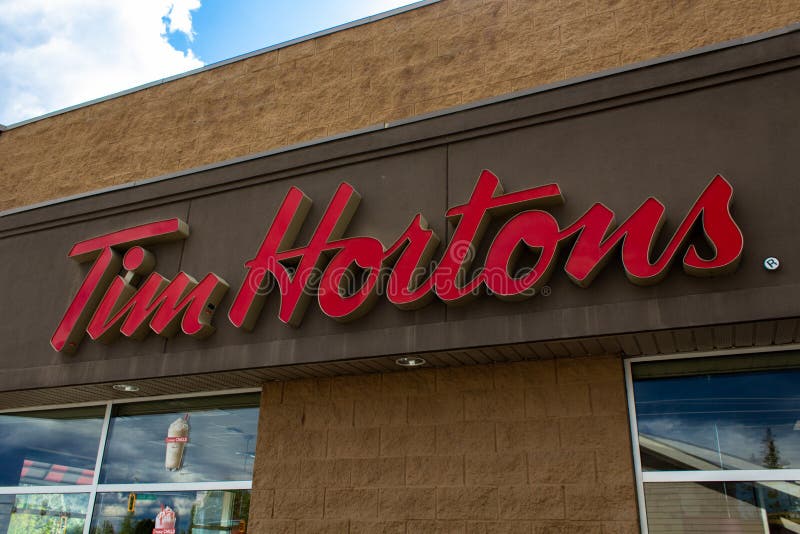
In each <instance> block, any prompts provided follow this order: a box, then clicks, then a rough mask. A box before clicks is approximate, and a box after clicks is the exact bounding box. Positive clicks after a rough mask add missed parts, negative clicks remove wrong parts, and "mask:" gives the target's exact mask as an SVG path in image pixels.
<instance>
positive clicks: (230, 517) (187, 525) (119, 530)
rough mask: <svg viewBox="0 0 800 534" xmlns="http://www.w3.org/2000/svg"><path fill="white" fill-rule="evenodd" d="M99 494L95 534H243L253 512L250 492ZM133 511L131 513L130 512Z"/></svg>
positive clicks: (94, 518) (93, 521) (93, 527)
mask: <svg viewBox="0 0 800 534" xmlns="http://www.w3.org/2000/svg"><path fill="white" fill-rule="evenodd" d="M133 495H135V501H134V504H133V506H132V507H129V505H130V502H131V500H132V499H131V494H129V493H99V494H98V495H97V501H96V503H95V508H94V510H95V511H94V517H93V518H92V526H91V529H90V532H91V533H92V534H140V533H141V534H152V533H153V532H154V531H157V530H158V529H163V530H165V531H170V530H171V529H174V532H175V534H184V533H185V534H220V533H230V534H244V533H245V532H246V531H247V523H246V521H247V515H248V512H249V510H250V492H249V491H248V490H214V491H183V492H158V493H141V492H137V493H135V494H133ZM131 508H132V510H131Z"/></svg>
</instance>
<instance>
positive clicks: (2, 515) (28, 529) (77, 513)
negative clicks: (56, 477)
mask: <svg viewBox="0 0 800 534" xmlns="http://www.w3.org/2000/svg"><path fill="white" fill-rule="evenodd" d="M88 505H89V494H87V493H73V494H61V493H52V494H37V495H0V532H2V533H5V534H81V533H82V532H83V525H84V521H85V520H86V510H87V508H88Z"/></svg>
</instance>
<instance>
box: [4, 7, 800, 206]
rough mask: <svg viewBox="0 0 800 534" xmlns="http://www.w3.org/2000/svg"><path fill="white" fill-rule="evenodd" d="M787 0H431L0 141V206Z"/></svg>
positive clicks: (531, 76)
mask: <svg viewBox="0 0 800 534" xmlns="http://www.w3.org/2000/svg"><path fill="white" fill-rule="evenodd" d="M797 21H800V1H798V0H442V1H441V2H439V3H437V4H433V5H430V6H427V7H423V8H419V9H416V10H413V11H410V12H407V13H404V14H400V15H397V16H394V17H390V18H386V19H383V20H380V21H377V22H374V23H371V24H367V25H362V26H359V27H355V28H352V29H348V30H345V31H341V32H338V33H335V34H331V35H327V36H324V37H320V38H318V39H314V40H311V41H306V42H303V43H300V44H296V45H294V46H290V47H287V48H283V49H280V50H276V51H273V52H270V53H266V54H262V55H259V56H256V57H253V58H250V59H247V60H243V61H238V62H236V63H232V64H229V65H226V66H222V67H219V68H216V69H212V70H210V71H206V72H203V73H200V74H197V75H193V76H190V77H187V78H182V79H179V80H176V81H172V82H169V83H166V84H163V85H160V86H157V87H153V88H149V89H146V90H142V91H138V92H136V93H133V94H130V95H127V96H122V97H119V98H115V99H112V100H108V101H105V102H102V103H99V104H95V105H92V106H86V107H83V108H80V109H77V110H75V111H71V112H69V113H64V114H61V115H57V116H54V117H51V118H48V119H45V120H41V121H38V122H35V123H32V124H29V125H26V126H22V127H19V128H14V129H12V130H9V131H7V132H5V133H3V134H1V135H0V210H3V209H8V208H12V207H18V206H23V205H28V204H31V203H35V202H39V201H43V200H47V199H53V198H58V197H63V196H66V195H72V194H75V193H81V192H85V191H91V190H95V189H99V188H102V187H107V186H111V185H116V184H122V183H127V182H132V181H134V180H138V179H144V178H151V177H154V176H159V175H162V174H166V173H170V172H175V171H179V170H183V169H188V168H191V167H196V166H198V165H202V164H207V163H212V162H218V161H222V160H225V159H229V158H233V157H238V156H244V155H248V154H253V153H257V152H261V151H266V150H269V149H274V148H278V147H281V146H286V145H290V144H293V143H297V142H301V141H308V140H312V139H316V138H320V137H324V136H327V135H333V134H337V133H341V132H345V131H350V130H354V129H357V128H361V127H364V126H368V125H372V124H380V123H384V122H388V121H392V120H395V119H399V118H405V117H409V116H413V115H418V114H421V113H426V112H430V111H434V110H439V109H443V108H447V107H451V106H454V105H457V104H461V103H467V102H472V101H475V100H478V99H482V98H486V97H491V96H496V95H501V94H505V93H509V92H511V91H515V90H519V89H527V88H532V87H536V86H538V85H542V84H545V83H548V82H554V81H558V80H564V79H568V78H572V77H575V76H580V75H583V74H588V73H592V72H596V71H600V70H604V69H608V68H612V67H618V66H621V65H625V64H629V63H633V62H636V61H640V60H646V59H651V58H656V57H659V56H664V55H667V54H671V53H675V52H680V51H683V50H687V49H691V48H696V47H699V46H703V45H708V44H712V43H716V42H720V41H725V40H728V39H733V38H737V37H742V36H746V35H752V34H756V33H760V32H764V31H767V30H771V29H775V28H781V27H785V26H787V25H789V24H791V23H794V22H797Z"/></svg>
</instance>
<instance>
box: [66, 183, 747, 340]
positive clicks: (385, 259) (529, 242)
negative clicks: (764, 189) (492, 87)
mask: <svg viewBox="0 0 800 534" xmlns="http://www.w3.org/2000/svg"><path fill="white" fill-rule="evenodd" d="M732 198H733V188H732V187H731V184H730V183H728V181H727V180H725V179H724V178H723V177H722V176H716V177H714V179H712V180H711V182H710V183H709V184H708V186H707V187H706V188H705V190H704V191H703V192H702V193H701V195H700V197H699V198H698V199H697V201H696V202H695V203H694V205H693V206H692V207H691V208H690V209H689V212H688V214H687V215H686V217H685V218H684V219H683V221H682V222H681V224H680V225H679V226H678V228H677V230H676V231H675V233H674V235H673V236H672V238H671V239H670V240H669V243H668V244H667V245H666V248H665V249H664V250H663V251H662V252H661V254H657V255H656V254H654V251H653V248H654V245H655V242H656V241H657V239H658V236H659V232H660V229H661V226H662V224H663V223H664V212H665V207H664V205H663V204H662V203H661V202H659V201H658V200H656V199H654V198H648V199H647V200H645V201H644V203H643V204H642V205H641V206H639V208H638V209H636V211H635V212H634V213H633V214H632V215H631V216H630V217H628V219H626V220H625V222H623V223H622V224H620V225H619V226H616V227H615V225H614V212H613V211H611V210H610V209H609V208H607V207H606V206H604V205H603V204H600V203H598V204H594V205H593V206H591V207H590V208H589V210H588V211H587V212H586V213H585V214H583V215H582V216H581V217H580V218H578V219H577V220H576V221H574V222H573V223H571V224H569V225H568V226H565V227H562V226H561V225H560V224H559V223H558V221H556V219H555V218H554V217H553V216H552V215H551V214H550V213H548V212H547V211H544V210H545V209H546V208H548V207H551V206H555V205H558V204H561V203H563V202H564V197H563V196H562V194H561V189H560V188H559V186H558V185H556V184H550V185H543V186H540V187H533V188H531V189H525V190H523V191H517V192H513V193H505V192H504V191H503V189H502V187H501V185H500V181H499V180H498V178H497V177H496V176H495V175H494V174H492V173H491V172H489V171H483V173H482V174H481V176H480V178H479V179H478V182H477V184H476V185H475V189H474V190H473V191H472V195H471V196H470V198H469V201H468V202H467V203H466V204H462V205H460V206H455V207H453V208H450V209H449V210H448V211H447V214H446V215H447V219H448V221H450V222H451V223H452V224H453V225H454V232H453V237H452V239H451V240H450V242H449V243H448V244H447V247H446V249H445V250H444V253H443V254H442V256H441V258H440V259H439V260H438V262H436V263H432V260H433V255H434V253H435V252H436V250H437V248H438V246H439V243H440V240H439V237H438V236H437V235H436V233H435V232H434V231H433V230H431V229H430V228H429V226H428V223H427V222H426V220H425V218H424V217H423V216H422V215H421V214H418V215H416V216H415V217H414V218H413V220H412V221H411V223H410V224H409V225H408V227H406V229H405V230H404V231H403V232H402V233H401V234H400V237H398V238H397V240H396V241H395V242H394V243H393V244H391V245H390V246H388V247H386V246H384V245H383V243H381V242H380V241H379V240H377V239H375V238H373V237H345V236H344V235H345V232H346V230H347V226H348V224H349V222H350V220H351V218H352V217H353V214H354V213H355V211H356V208H357V206H358V203H359V201H360V199H361V197H360V196H359V194H358V193H357V192H356V191H355V189H353V187H352V186H350V185H349V184H347V183H342V184H341V185H339V187H338V189H337V190H336V193H335V194H334V196H333V199H332V200H331V202H330V204H328V207H327V209H326V210H325V212H324V214H323V216H322V220H321V221H320V223H319V225H318V226H317V228H316V230H315V231H314V233H313V235H312V237H311V239H310V241H309V242H308V243H307V244H306V245H305V246H302V247H298V246H296V244H295V239H296V237H297V235H298V232H299V231H300V229H301V227H302V226H303V224H304V223H305V221H306V218H307V215H308V211H309V208H310V206H311V199H309V198H308V197H307V196H306V195H305V194H304V193H303V192H302V191H301V190H300V189H298V188H296V187H292V188H291V189H290V190H289V192H288V193H287V195H286V198H284V200H283V202H282V204H281V206H280V208H279V209H278V213H277V215H276V216H275V219H274V220H273V221H272V224H271V225H270V227H269V230H268V231H267V235H266V237H265V238H264V241H263V242H262V243H261V246H260V247H259V248H258V251H257V252H256V254H255V257H253V259H251V260H249V261H247V262H246V263H245V269H246V270H247V272H246V275H245V277H244V281H243V283H242V285H241V287H240V288H239V291H238V292H237V293H236V295H235V297H234V298H233V303H232V304H231V307H230V309H229V310H228V319H229V320H230V322H231V323H232V324H233V325H234V326H236V327H238V328H242V329H245V330H251V329H252V328H253V327H254V326H255V324H256V319H257V318H258V316H259V314H260V313H261V310H262V308H263V305H264V301H265V299H266V298H267V297H268V296H269V295H270V294H271V293H272V292H274V291H275V290H277V293H278V294H279V298H280V308H279V312H278V317H279V319H280V320H281V321H283V322H284V323H286V324H289V325H292V326H298V325H299V324H300V322H301V321H302V319H303V315H304V314H305V311H306V309H307V307H308V305H309V303H310V302H311V301H312V300H313V299H316V301H317V304H318V305H319V307H320V309H321V310H322V311H323V312H324V313H325V314H326V315H328V316H329V317H331V318H333V319H335V320H338V321H350V320H353V319H356V318H358V317H360V316H362V315H363V314H365V313H367V312H368V311H369V309H370V308H371V307H372V306H373V305H374V304H375V302H376V300H377V298H378V297H379V295H381V294H382V295H384V296H385V298H386V299H388V300H389V302H391V303H392V304H394V305H395V306H397V307H398V308H401V309H404V310H409V309H415V308H419V307H422V306H424V305H425V304H426V303H428V302H429V301H430V300H431V299H433V298H438V299H440V300H442V301H444V302H445V303H447V304H461V303H464V302H466V301H467V300H469V299H470V298H472V297H474V296H476V295H478V294H480V293H481V292H486V293H489V294H492V295H494V296H495V297H497V298H500V299H508V300H515V299H524V298H528V297H531V296H532V295H534V294H535V293H536V291H537V289H539V288H540V287H541V286H542V285H544V284H545V283H546V282H547V280H548V278H549V277H550V275H551V274H552V272H553V270H554V269H555V267H556V264H557V263H558V256H559V253H560V251H561V249H562V247H567V246H569V247H570V251H569V254H568V255H567V256H566V260H565V261H564V264H563V265H564V271H565V272H566V274H567V276H568V277H569V278H570V280H572V281H573V282H574V283H575V284H577V285H579V286H581V287H588V286H589V285H590V284H591V283H592V280H593V279H594V277H595V276H596V275H597V273H598V272H599V271H600V270H601V269H602V268H603V266H604V265H605V264H606V263H607V262H608V260H609V259H610V258H611V257H612V256H614V255H615V251H616V250H618V249H620V250H621V259H622V266H623V268H624V269H625V273H626V275H627V277H628V279H629V280H630V281H631V282H633V283H634V284H638V285H648V284H654V283H657V282H658V281H659V280H661V279H662V278H663V277H664V276H665V275H666V273H667V271H668V269H669V268H670V265H671V264H672V262H673V260H674V259H675V258H676V257H677V256H678V255H679V254H680V253H681V252H683V259H682V264H683V269H684V270H685V271H686V273H688V274H690V275H692V276H714V275H720V274H725V273H728V272H732V271H733V270H735V269H736V267H737V265H738V263H739V260H740V258H741V254H742V248H743V243H744V241H743V237H742V233H741V231H740V229H739V227H738V226H737V224H736V222H735V221H734V220H733V217H732V216H731V212H730V206H731V202H732ZM495 217H503V218H505V219H507V222H506V223H505V224H504V225H503V226H502V227H501V228H500V229H499V230H498V231H497V233H496V235H494V236H493V240H492V242H491V245H490V246H489V247H488V252H487V254H486V259H485V261H484V264H483V265H482V266H475V265H473V263H474V261H473V259H474V256H475V250H476V249H477V247H478V245H479V244H480V242H481V240H482V239H483V238H484V234H485V232H486V229H487V227H488V223H489V221H490V220H491V219H492V218H495ZM693 232H701V233H702V235H703V236H704V238H705V240H706V241H707V243H708V245H709V246H710V250H711V252H710V254H708V255H710V256H712V257H704V256H702V255H701V253H700V252H699V251H698V250H697V248H696V247H695V245H694V244H691V243H689V238H690V235H691V234H692V233H693ZM188 236H189V227H188V225H187V224H186V223H185V222H183V221H181V220H179V219H169V220H164V221H158V222H153V223H149V224H144V225H141V226H135V227H132V228H127V229H124V230H120V231H117V232H112V233H110V234H106V235H103V236H100V237H95V238H92V239H88V240H86V241H81V242H80V243H77V244H76V245H75V246H74V247H73V248H72V250H71V251H70V253H69V257H71V258H73V259H74V260H76V261H78V262H80V263H84V262H92V265H91V268H90V269H89V272H88V274H87V275H86V278H85V279H84V281H83V283H82V284H81V286H80V288H79V289H78V292H77V293H76V295H75V296H74V298H73V299H72V302H71V303H70V304H69V307H68V308H67V311H66V312H65V314H64V317H63V319H62V320H61V322H60V323H59V325H58V327H57V328H56V331H55V333H54V334H53V337H52V339H51V345H52V346H53V348H54V349H55V350H57V351H60V352H65V353H71V352H74V351H75V350H77V348H78V345H79V344H80V342H81V340H82V339H83V337H84V335H85V334H88V335H89V337H90V338H92V339H93V340H99V341H103V342H109V341H112V340H113V339H114V338H116V337H117V336H119V335H120V334H122V335H123V336H125V337H131V338H142V337H144V336H146V335H147V334H148V333H149V332H150V331H153V332H155V333H156V334H159V335H162V336H172V335H174V334H176V333H177V332H178V331H179V330H180V331H182V332H183V333H184V334H187V335H190V336H195V337H205V336H208V335H209V334H211V333H212V332H213V331H214V327H213V326H212V325H211V319H212V317H213V315H214V312H215V311H216V310H217V307H218V305H219V303H220V301H221V300H222V297H223V296H224V295H225V293H226V292H227V290H228V287H229V286H228V283H227V282H226V281H225V280H223V279H222V278H220V277H219V276H217V275H215V274H213V273H211V274H207V275H206V276H205V277H204V278H202V279H201V280H200V281H197V280H196V279H195V278H193V277H192V276H190V275H189V274H187V273H184V272H180V273H178V274H177V275H175V277H174V278H173V279H172V280H169V279H167V278H165V277H164V276H162V275H161V274H159V273H157V272H154V271H153V269H154V267H155V256H154V255H153V253H152V252H150V251H148V250H147V249H146V248H145V247H146V246H147V245H151V244H153V243H158V242H164V241H177V240H182V239H186V238H187V237H188ZM525 249H528V250H530V251H532V252H533V253H534V255H535V261H533V265H526V266H524V267H521V266H520V263H522V262H521V260H520V253H521V252H523V251H524V250H525Z"/></svg>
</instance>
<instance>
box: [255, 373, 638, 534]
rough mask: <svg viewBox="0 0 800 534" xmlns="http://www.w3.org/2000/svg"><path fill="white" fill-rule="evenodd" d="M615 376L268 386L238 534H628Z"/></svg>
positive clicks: (627, 477) (632, 522)
mask: <svg viewBox="0 0 800 534" xmlns="http://www.w3.org/2000/svg"><path fill="white" fill-rule="evenodd" d="M624 391H625V389H624V383H623V370H622V363H621V361H620V359H619V358H615V357H595V358H576V359H559V360H545V361H532V362H521V363H515V364H498V365H495V366H473V367H462V368H450V369H420V370H412V371H408V372H399V373H390V374H383V375H367V376H343V377H335V378H331V379H309V380H302V381H290V382H283V383H280V382H279V383H272V384H268V385H267V386H265V388H264V394H263V397H262V406H261V421H260V426H259V436H258V443H259V446H258V447H259V448H258V450H257V453H256V465H255V474H254V479H253V497H252V507H251V513H250V526H249V529H248V532H253V533H267V532H270V533H273V532H291V533H294V532H297V533H300V532H303V533H314V532H336V533H341V532H344V533H347V532H350V533H357V532H358V533H362V532H363V533H367V532H369V533H380V532H384V533H395V532H398V533H407V534H415V533H434V532H453V533H456V532H458V533H493V532H504V533H529V534H533V533H536V534H540V533H541V534H544V533H556V532H558V533H561V532H582V533H590V534H610V533H623V532H636V531H637V523H636V499H635V492H634V482H633V467H632V464H631V447H630V432H629V427H628V421H627V416H626V413H627V412H626V404H625V392H624Z"/></svg>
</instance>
